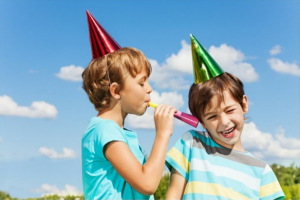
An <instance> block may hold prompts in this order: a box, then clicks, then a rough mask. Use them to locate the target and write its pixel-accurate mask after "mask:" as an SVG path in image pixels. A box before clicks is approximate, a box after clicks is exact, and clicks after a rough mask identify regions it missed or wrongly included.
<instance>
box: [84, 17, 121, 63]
mask: <svg viewBox="0 0 300 200" xmlns="http://www.w3.org/2000/svg"><path fill="white" fill-rule="evenodd" d="M86 14H87V18H88V24H89V33H90V41H91V48H92V54H93V60H94V59H96V58H99V57H102V56H104V55H106V54H109V53H112V52H114V51H117V50H118V49H120V48H121V47H120V45H119V44H118V43H117V42H116V41H115V40H114V39H113V38H112V37H111V36H110V35H109V34H108V33H107V32H106V31H105V29H104V28H103V27H102V26H101V25H100V24H99V23H98V22H97V21H96V20H95V18H94V17H93V16H92V15H91V14H90V13H89V11H86Z"/></svg>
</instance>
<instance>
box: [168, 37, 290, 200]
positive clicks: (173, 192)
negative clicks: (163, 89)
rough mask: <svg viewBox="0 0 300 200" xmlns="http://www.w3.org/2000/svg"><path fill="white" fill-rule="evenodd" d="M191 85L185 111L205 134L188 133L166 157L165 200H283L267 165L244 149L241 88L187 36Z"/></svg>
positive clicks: (244, 108) (245, 107)
mask: <svg viewBox="0 0 300 200" xmlns="http://www.w3.org/2000/svg"><path fill="white" fill-rule="evenodd" d="M191 43H192V44H191V46H192V55H193V65H194V78H195V83H194V84H193V85H192V86H191V88H190V92H189V108H190V111H191V112H192V114H193V115H194V116H196V117H197V118H198V119H199V121H200V122H201V124H202V126H203V128H204V129H206V132H202V131H195V130H190V131H188V132H186V133H185V134H184V135H183V136H182V137H181V139H180V140H179V141H178V142H177V143H176V144H175V145H174V147H173V148H172V149H171V150H170V151H169V152H168V154H167V158H166V164H167V166H168V168H169V169H170V171H171V182H170V186H169V190H168V193H167V199H249V200H251V199H264V200H269V199H283V198H284V197H285V196H284V193H283V192H282V189H281V187H280V185H279V183H278V181H277V178H276V176H275V174H274V172H273V171H272V169H271V168H270V166H269V165H268V164H266V163H265V162H263V161H261V160H259V159H257V158H255V157H254V156H253V155H252V154H251V153H249V152H247V151H245V150H244V148H243V146H242V143H241V134H242V131H243V127H244V120H245V118H244V114H246V113H247V112H248V100H247V97H246V95H245V93H244V88H243V83H242V82H241V81H240V80H239V79H238V78H237V77H235V76H234V75H232V74H230V73H226V72H224V71H223V70H222V69H221V67H219V65H218V64H217V63H216V62H215V61H214V60H213V58H212V57H211V56H210V55H209V54H208V53H207V52H206V51H205V49H204V48H203V47H202V46H201V45H200V43H199V42H198V41H197V40H196V38H195V37H194V36H192V35H191Z"/></svg>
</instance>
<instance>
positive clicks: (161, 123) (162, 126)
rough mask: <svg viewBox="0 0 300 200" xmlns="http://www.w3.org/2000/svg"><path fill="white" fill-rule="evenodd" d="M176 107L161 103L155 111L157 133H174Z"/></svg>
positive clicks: (164, 134) (166, 134)
mask: <svg viewBox="0 0 300 200" xmlns="http://www.w3.org/2000/svg"><path fill="white" fill-rule="evenodd" d="M175 112H176V109H175V108H173V107H172V106H169V105H163V104H160V105H158V106H157V107H156V109H155V112H154V121H155V129H156V134H157V135H159V136H171V135H172V133H173V125H174V113H175Z"/></svg>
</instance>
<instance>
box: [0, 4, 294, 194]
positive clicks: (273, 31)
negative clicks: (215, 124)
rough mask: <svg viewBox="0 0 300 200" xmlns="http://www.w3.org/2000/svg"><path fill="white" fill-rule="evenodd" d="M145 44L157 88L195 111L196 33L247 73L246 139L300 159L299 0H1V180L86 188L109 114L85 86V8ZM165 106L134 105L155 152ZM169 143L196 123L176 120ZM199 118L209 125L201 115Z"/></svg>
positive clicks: (135, 126)
mask: <svg viewBox="0 0 300 200" xmlns="http://www.w3.org/2000/svg"><path fill="white" fill-rule="evenodd" d="M86 10H89V11H90V13H91V14H92V15H93V16H94V17H95V18H96V20H97V21H98V22H99V23H100V24H101V25H102V26H103V27H104V28H105V29H106V30H107V31H108V32H109V33H110V34H111V35H112V37H113V38H114V39H115V40H116V41H117V42H118V43H119V44H120V45H121V46H122V47H126V46H130V47H135V48H138V49H140V50H141V51H143V52H144V54H145V55H146V56H147V57H148V58H149V60H150V62H151V64H152V67H153V73H152V74H151V76H150V83H151V85H152V86H153V90H154V92H153V94H152V95H151V98H152V100H153V101H154V102H156V103H169V104H172V105H173V106H175V107H177V108H178V109H179V110H182V111H184V112H188V100H187V96H188V89H189V86H190V85H191V84H192V82H193V76H192V65H191V62H192V61H191V57H190V56H191V55H190V40H189V34H190V33H192V34H193V35H194V36H195V37H196V38H197V39H198V41H199V42H200V43H201V44H202V45H203V46H204V47H205V48H206V49H207V50H208V51H209V53H210V54H211V55H212V56H213V57H214V59H215V60H216V61H217V62H218V63H219V65H220V66H221V67H222V68H223V69H224V70H225V71H228V72H230V73H233V74H235V75H236V76H238V77H239V78H240V79H242V81H243V82H244V84H245V91H246V95H247V96H248V99H249V101H250V108H249V113H248V114H247V117H248V118H249V119H250V120H249V123H247V124H246V125H245V128H244V132H243V136H242V140H243V145H244V147H245V148H246V149H247V150H248V151H250V152H251V153H253V154H254V155H255V156H257V157H259V158H261V159H263V160H265V161H266V162H268V163H269V164H272V163H274V162H277V163H279V164H285V165H288V164H290V163H292V162H296V163H299V161H298V159H299V156H300V150H299V149H300V148H299V147H300V139H299V132H300V131H299V77H300V68H299V1H297V0H288V1H283V0H280V1H276V0H273V1H268V0H266V1H236V0H233V1H228V0H226V1H50V0H48V1H47V0H45V1H39V0H38V1H33V0H32V1H29V0H28V1H14V0H1V1H0V44H1V45H0V180H1V181H0V190H3V191H7V192H9V193H10V194H11V196H13V197H19V198H27V197H39V196H41V195H43V194H47V193H51V192H55V193H59V194H62V195H63V194H66V193H68V194H71V193H74V194H75V193H80V192H82V184H81V160H80V159H81V158H80V156H81V152H80V142H81V137H82V134H83V132H84V130H85V128H86V126H87V123H88V121H89V119H90V118H91V117H93V116H95V115H96V114H97V112H96V111H95V110H94V108H93V105H92V104H91V103H90V102H89V101H88V98H87V95H86V94H85V93H84V91H83V90H82V89H81V83H82V82H81V80H80V72H81V71H82V70H83V68H85V67H86V66H87V65H88V63H89V61H90V60H91V50H90V43H89V35H88V25H87V19H86V13H85V11H86ZM152 115H153V109H152V108H149V109H148V111H147V112H146V113H145V115H144V116H142V117H134V116H129V117H128V119H127V122H126V126H127V127H128V128H130V129H132V130H134V131H136V132H137V133H138V137H139V141H140V144H141V146H142V147H143V149H144V150H145V152H146V153H147V154H150V152H151V146H152V144H151V142H152V141H153V140H154V137H155V130H154V129H153V118H152ZM175 124H176V125H175V128H174V133H173V135H172V137H171V139H170V143H169V148H170V147H171V146H172V145H173V144H174V143H175V142H176V141H177V140H178V139H179V137H180V136H181V135H182V134H183V133H184V132H185V131H187V130H189V129H191V128H192V127H190V126H188V125H184V124H182V123H180V122H179V121H177V120H176V123H175ZM197 129H198V130H202V127H201V126H199V127H198V128H197Z"/></svg>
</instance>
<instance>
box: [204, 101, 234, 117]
mask: <svg viewBox="0 0 300 200" xmlns="http://www.w3.org/2000/svg"><path fill="white" fill-rule="evenodd" d="M235 105H236V104H232V105H229V106H226V107H225V108H224V109H225V110H226V109H228V108H230V107H232V106H235ZM215 112H216V111H212V112H209V113H206V114H204V117H206V116H207V115H211V114H214V113H215Z"/></svg>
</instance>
